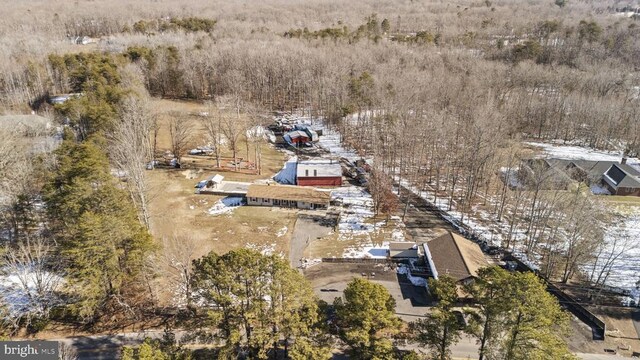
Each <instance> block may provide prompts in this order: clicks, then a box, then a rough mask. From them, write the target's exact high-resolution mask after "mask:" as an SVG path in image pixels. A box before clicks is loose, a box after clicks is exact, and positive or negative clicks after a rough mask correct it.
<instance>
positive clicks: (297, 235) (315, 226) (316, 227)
mask: <svg viewBox="0 0 640 360" xmlns="http://www.w3.org/2000/svg"><path fill="white" fill-rule="evenodd" d="M334 226H335V219H330V218H327V217H326V216H323V215H322V214H321V213H318V214H315V215H313V214H308V213H304V214H299V215H298V219H297V220H296V224H295V227H294V229H293V235H292V236H291V247H290V250H289V260H290V261H291V266H292V267H299V266H301V265H302V260H303V258H304V253H305V249H306V248H307V246H308V245H309V244H310V243H311V242H312V241H315V240H317V239H322V238H324V237H326V236H328V235H330V234H331V233H332V232H333V231H334V230H333V228H334Z"/></svg>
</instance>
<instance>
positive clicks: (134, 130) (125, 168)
mask: <svg viewBox="0 0 640 360" xmlns="http://www.w3.org/2000/svg"><path fill="white" fill-rule="evenodd" d="M154 126H155V121H154V116H153V114H152V113H151V109H150V105H149V100H148V99H147V98H145V97H139V96H130V97H128V98H126V99H125V100H124V101H123V103H122V105H121V109H120V121H119V122H118V123H117V125H116V126H115V128H114V131H113V133H112V134H111V135H110V140H111V141H110V150H111V151H110V155H111V160H112V161H113V163H114V164H115V165H116V167H117V168H118V170H120V171H122V172H123V173H124V174H125V176H126V178H127V189H128V190H129V195H130V196H131V200H132V201H133V203H134V204H135V205H136V207H137V209H138V212H139V217H140V222H141V223H142V224H144V225H145V226H146V227H147V228H149V223H150V214H149V200H150V199H149V196H150V194H149V183H148V179H147V174H146V169H147V166H148V164H153V144H152V142H151V141H152V140H151V133H152V131H153V128H154Z"/></svg>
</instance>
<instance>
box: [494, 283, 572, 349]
mask: <svg viewBox="0 0 640 360" xmlns="http://www.w3.org/2000/svg"><path fill="white" fill-rule="evenodd" d="M510 281H511V284H510V286H509V287H508V288H507V291H503V294H504V295H503V301H504V302H508V303H509V307H510V308H511V311H509V313H508V317H507V319H506V321H505V322H504V324H503V326H502V329H501V330H502V331H504V333H505V334H506V335H505V338H504V339H503V341H502V343H501V344H500V349H499V350H498V352H499V353H500V354H501V356H500V357H499V358H500V359H505V360H507V359H508V360H525V359H549V360H551V359H574V358H575V357H574V356H573V355H571V353H570V352H569V349H568V348H567V344H566V342H565V340H564V336H565V335H566V334H567V332H568V330H569V328H568V325H569V316H568V315H567V313H566V312H564V311H563V310H562V309H561V308H560V305H559V304H558V301H557V300H556V299H555V298H554V297H553V296H552V295H551V294H549V293H548V292H547V291H546V289H545V285H544V284H543V283H542V281H541V280H540V279H538V277H537V276H536V275H535V274H533V273H530V272H527V273H514V274H513V275H511V279H510Z"/></svg>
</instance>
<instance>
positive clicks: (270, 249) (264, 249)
mask: <svg viewBox="0 0 640 360" xmlns="http://www.w3.org/2000/svg"><path fill="white" fill-rule="evenodd" d="M245 247H246V248H247V249H250V250H255V251H258V252H259V253H261V254H262V255H266V256H269V255H273V254H274V253H275V251H276V244H275V243H273V244H267V245H256V244H247V246H245Z"/></svg>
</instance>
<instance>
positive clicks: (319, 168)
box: [296, 159, 342, 186]
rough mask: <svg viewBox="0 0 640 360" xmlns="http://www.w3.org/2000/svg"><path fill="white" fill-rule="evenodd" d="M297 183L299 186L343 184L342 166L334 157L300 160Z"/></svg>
mask: <svg viewBox="0 0 640 360" xmlns="http://www.w3.org/2000/svg"><path fill="white" fill-rule="evenodd" d="M296 183H297V184H298V185H299V186H341V185H342V166H341V165H340V162H339V161H337V160H332V159H322V160H304V161H299V162H298V165H297V170H296Z"/></svg>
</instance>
